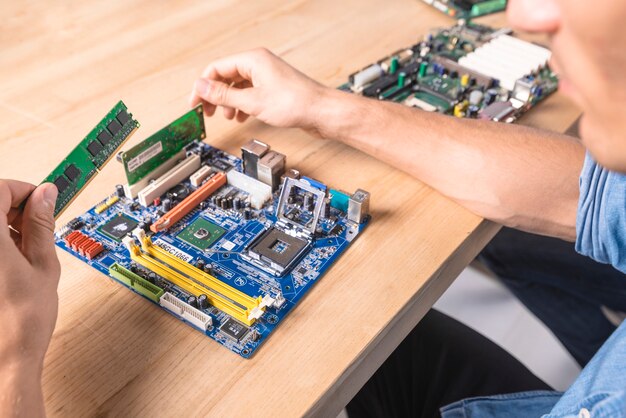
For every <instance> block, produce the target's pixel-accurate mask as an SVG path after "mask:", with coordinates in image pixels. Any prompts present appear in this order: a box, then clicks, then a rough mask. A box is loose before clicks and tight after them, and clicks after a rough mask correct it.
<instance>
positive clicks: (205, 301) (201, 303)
mask: <svg viewBox="0 0 626 418" xmlns="http://www.w3.org/2000/svg"><path fill="white" fill-rule="evenodd" d="M198 307H199V308H200V309H207V308H208V307H209V298H207V296H206V295H204V294H203V295H200V296H198Z"/></svg>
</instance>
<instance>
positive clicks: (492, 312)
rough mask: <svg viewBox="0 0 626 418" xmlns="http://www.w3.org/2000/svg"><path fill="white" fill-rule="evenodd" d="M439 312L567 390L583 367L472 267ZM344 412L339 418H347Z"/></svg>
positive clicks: (440, 303) (503, 290) (497, 285)
mask: <svg viewBox="0 0 626 418" xmlns="http://www.w3.org/2000/svg"><path fill="white" fill-rule="evenodd" d="M435 308H437V309H439V310H440V311H442V312H445V313H446V314H448V315H450V316H452V317H454V318H456V319H457V320H459V321H461V322H463V323H465V324H466V325H469V326H470V327H472V328H474V329H475V330H477V331H479V332H480V333H482V334H483V335H485V336H486V337H488V338H490V339H491V340H492V341H495V342H496V343H497V344H499V345H500V346H501V347H504V348H505V349H506V350H507V351H509V352H510V353H511V354H513V355H514V356H515V357H516V358H517V359H519V360H520V361H521V362H522V363H523V364H524V365H525V366H526V367H528V368H529V369H530V370H532V371H533V372H534V373H535V374H536V375H537V376H539V377H540V378H541V379H543V380H544V381H545V382H547V383H548V384H549V385H551V386H552V387H554V388H555V389H558V390H565V389H567V387H568V386H569V385H570V384H571V383H572V381H573V380H574V379H575V378H576V376H577V375H578V373H579V372H580V368H579V367H578V365H577V364H576V362H575V361H574V360H573V359H572V357H571V356H570V355H569V354H568V353H567V352H566V351H565V349H564V348H563V346H562V345H561V344H560V343H559V342H558V341H557V340H556V339H555V338H554V336H553V335H552V334H551V333H550V331H548V329H547V328H546V327H545V326H544V325H543V324H542V323H540V322H539V321H538V320H537V319H536V318H535V317H534V316H533V315H532V314H531V313H530V312H528V311H527V310H526V308H524V306H523V305H522V304H521V303H519V302H518V301H517V299H516V298H515V297H514V296H513V295H512V294H511V293H510V292H509V291H508V290H507V289H506V288H505V287H504V286H502V285H501V284H500V283H499V282H498V281H497V280H495V279H493V278H491V277H488V276H487V275H485V274H483V273H482V272H480V271H478V270H476V269H474V268H472V267H468V268H467V269H465V271H463V273H461V275H460V276H459V277H458V278H457V279H456V281H455V282H454V283H453V284H452V286H451V287H450V288H449V289H448V290H447V291H446V293H444V295H443V296H442V297H441V299H439V301H438V302H437V303H436V304H435ZM347 417H348V415H347V414H346V413H345V411H342V413H341V414H339V416H338V417H337V418H347Z"/></svg>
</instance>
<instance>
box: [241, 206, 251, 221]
mask: <svg viewBox="0 0 626 418" xmlns="http://www.w3.org/2000/svg"><path fill="white" fill-rule="evenodd" d="M251 217H252V211H251V210H250V208H245V209H244V210H243V219H246V220H248V219H250V218H251Z"/></svg>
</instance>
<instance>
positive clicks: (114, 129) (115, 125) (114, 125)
mask: <svg viewBox="0 0 626 418" xmlns="http://www.w3.org/2000/svg"><path fill="white" fill-rule="evenodd" d="M107 128H108V129H109V131H111V134H113V136H115V135H117V133H118V132H119V131H120V129H122V125H121V124H120V123H119V122H118V120H117V119H113V120H112V121H111V122H109V124H108V125H107Z"/></svg>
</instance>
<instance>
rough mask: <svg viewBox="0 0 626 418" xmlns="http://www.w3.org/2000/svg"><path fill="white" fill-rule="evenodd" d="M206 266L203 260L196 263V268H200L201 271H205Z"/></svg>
mask: <svg viewBox="0 0 626 418" xmlns="http://www.w3.org/2000/svg"><path fill="white" fill-rule="evenodd" d="M205 264H206V263H205V262H204V260H203V259H199V260H198V261H196V267H198V268H199V269H200V270H202V269H204V266H205Z"/></svg>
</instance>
